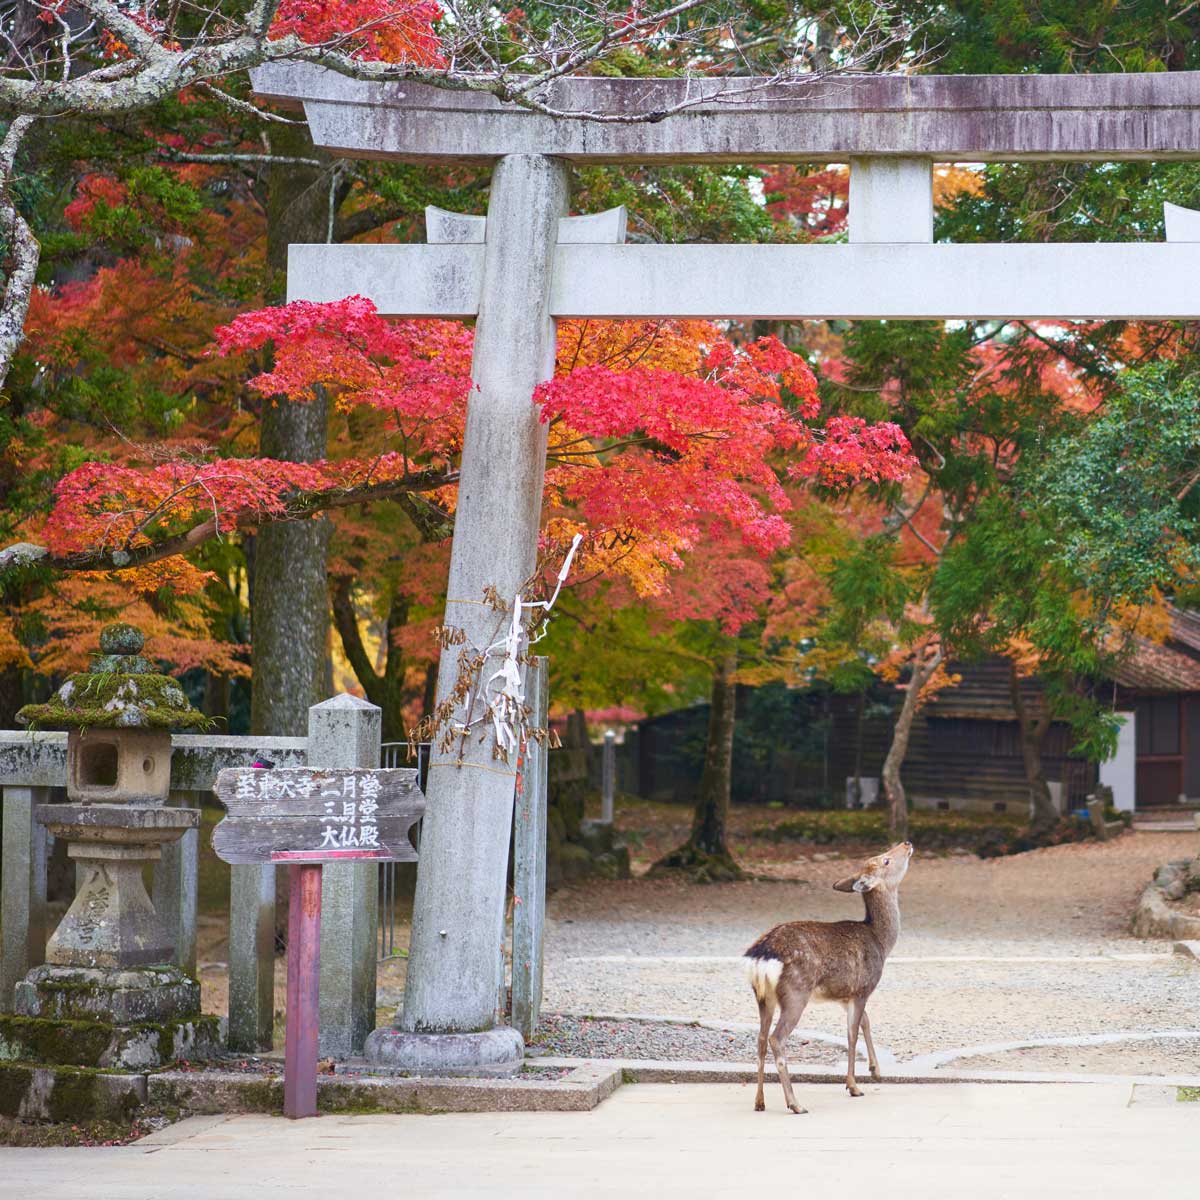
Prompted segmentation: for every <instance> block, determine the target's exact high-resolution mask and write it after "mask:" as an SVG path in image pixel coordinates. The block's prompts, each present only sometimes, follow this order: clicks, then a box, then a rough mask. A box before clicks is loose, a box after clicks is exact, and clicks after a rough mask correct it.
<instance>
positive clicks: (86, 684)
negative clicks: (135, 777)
mask: <svg viewBox="0 0 1200 1200" xmlns="http://www.w3.org/2000/svg"><path fill="white" fill-rule="evenodd" d="M144 640H145V639H144V638H143V637H142V634H141V631H140V630H138V629H136V628H135V627H134V626H132V625H129V624H126V623H124V622H118V623H116V624H114V625H107V626H105V628H104V630H103V632H102V633H101V634H100V648H101V650H102V651H103V652H104V653H103V654H102V655H100V656H99V657H98V658H97V659H96V661H95V662H94V663H93V664H92V667H91V670H89V671H86V672H83V673H81V674H78V675H72V676H71V678H70V679H68V680H67V681H66V683H64V684H63V685H62V687H60V688H59V689H58V691H57V692H56V693H55V694H54V695H53V696H52V697H51V698H50V699H49V700H48V701H46V703H45V704H27V705H26V706H25V707H24V708H22V709H21V711H20V712H19V713H17V720H19V721H21V722H22V723H23V724H25V725H28V726H30V727H31V728H33V729H81V730H82V729H164V730H166V729H207V728H209V727H211V725H212V719H211V718H210V717H206V716H205V715H204V714H203V713H200V712H197V711H196V710H195V709H194V708H193V707H192V706H191V704H189V703H188V698H187V696H186V695H184V692H183V689H182V688H181V687H180V686H179V681H178V680H176V679H172V678H171V677H170V676H169V675H159V674H157V673H155V672H154V669H153V667H152V666H151V664H150V663H149V662H147V660H146V659H144V658H142V657H141V655H140V653H139V651H140V650H141V649H142V646H143V644H144Z"/></svg>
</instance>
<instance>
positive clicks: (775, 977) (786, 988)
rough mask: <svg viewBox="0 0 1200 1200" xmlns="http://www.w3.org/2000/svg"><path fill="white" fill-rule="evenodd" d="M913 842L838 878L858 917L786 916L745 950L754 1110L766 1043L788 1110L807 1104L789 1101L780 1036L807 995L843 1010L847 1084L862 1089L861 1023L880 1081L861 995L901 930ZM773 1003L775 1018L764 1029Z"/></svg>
mask: <svg viewBox="0 0 1200 1200" xmlns="http://www.w3.org/2000/svg"><path fill="white" fill-rule="evenodd" d="M912 856H913V846H912V842H900V843H899V844H898V845H895V846H893V847H892V848H891V849H890V850H885V851H884V852H883V853H882V854H877V855H876V856H875V857H874V858H869V859H867V861H866V862H865V863H864V864H863V866H862V868H861V870H860V871H859V872H858V874H857V875H850V876H848V877H847V878H845V879H839V880H838V881H837V883H835V884H834V885H833V887H834V890H835V891H838V892H858V893H859V895H861V896H862V898H863V903H864V905H865V906H866V914H865V916H864V917H863V919H862V920H861V921H788V922H786V923H785V924H783V925H776V926H775V928H774V929H772V930H771V931H770V932H768V933H765V934H763V936H762V937H760V938H759V939H758V941H756V942H755V943H754V945H753V946H751V947H750V948H749V949H748V950H747V951H746V953H745V956H744V957H745V959H746V965H747V974H748V975H749V979H750V986H751V987H752V988H753V989H754V996H755V999H756V1000H757V1001H758V1019H759V1033H758V1092H757V1094H756V1095H755V1098H754V1111H755V1112H763V1111H764V1110H765V1108H766V1104H765V1102H764V1100H763V1071H764V1070H765V1067H766V1057H767V1047H768V1046H770V1048H771V1052H772V1053H773V1054H774V1056H775V1066H776V1068H777V1069H778V1071H779V1082H780V1083H781V1084H782V1085H783V1098H784V1102H785V1103H786V1105H787V1107H788V1109H789V1110H790V1111H791V1112H793V1113H805V1112H807V1111H808V1110H807V1109H804V1108H801V1107H800V1105H799V1104H797V1103H796V1096H795V1093H794V1092H793V1091H792V1081H791V1079H789V1078H788V1067H787V1054H786V1043H787V1038H788V1035H789V1034H790V1033H791V1032H792V1030H793V1029H795V1028H796V1023H797V1022H798V1021H799V1020H800V1017H801V1015H802V1014H803V1012H804V1009H805V1008H806V1007H807V1005H808V1002H809V1001H810V1000H830V1001H834V1002H836V1003H838V1004H841V1005H842V1006H843V1007H844V1008H845V1010H846V1044H847V1052H848V1054H849V1061H848V1063H847V1066H846V1090H847V1091H848V1092H849V1093H850V1095H851V1096H861V1095H862V1092H861V1091H860V1090H859V1087H858V1083H857V1081H856V1079H855V1078H854V1059H855V1054H856V1052H857V1049H858V1031H859V1028H860V1027H861V1029H862V1033H863V1037H864V1038H865V1040H866V1043H867V1064H868V1066H869V1067H870V1071H871V1078H872V1079H873V1080H874V1081H875V1082H876V1083H879V1082H881V1080H882V1076H881V1075H880V1073H879V1061H878V1059H876V1057H875V1044H874V1043H873V1042H872V1041H871V1022H870V1021H869V1020H868V1019H867V1011H866V1009H867V1001H868V1000H869V999H870V998H871V994H872V993H873V992H874V991H875V988H876V987H877V986H878V985H879V980H880V977H881V976H882V975H883V965H884V963H885V962H886V961H887V956H888V955H889V954H890V953H891V952H892V948H893V947H894V946H895V945H896V939H897V938H898V937H899V936H900V883H901V881H902V880H903V879H904V875H905V873H906V872H907V871H908V864H909V863H910V862H911V861H912ZM776 1010H778V1012H779V1020H778V1021H777V1022H776V1023H775V1029H774V1031H773V1032H772V1031H771V1020H772V1018H773V1017H774V1015H775V1012H776Z"/></svg>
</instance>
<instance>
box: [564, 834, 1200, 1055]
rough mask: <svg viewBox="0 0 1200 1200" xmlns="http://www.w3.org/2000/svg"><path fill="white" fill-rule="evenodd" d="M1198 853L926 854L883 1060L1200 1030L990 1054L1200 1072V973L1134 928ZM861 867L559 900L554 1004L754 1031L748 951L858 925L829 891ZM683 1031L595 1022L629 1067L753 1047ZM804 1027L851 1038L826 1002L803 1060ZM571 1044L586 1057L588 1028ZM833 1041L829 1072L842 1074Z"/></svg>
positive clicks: (889, 1005)
mask: <svg viewBox="0 0 1200 1200" xmlns="http://www.w3.org/2000/svg"><path fill="white" fill-rule="evenodd" d="M1196 850H1197V839H1196V837H1195V835H1189V834H1159V833H1134V834H1127V835H1125V836H1123V837H1121V838H1119V839H1117V840H1115V841H1114V842H1111V843H1108V844H1104V845H1101V844H1095V843H1083V844H1080V845H1073V846H1059V847H1053V848H1051V849H1047V850H1042V851H1037V852H1035V853H1032V854H1024V855H1018V856H1015V857H1012V858H1002V859H992V860H987V861H983V860H979V859H976V858H973V857H972V858H940V859H918V860H917V861H916V862H914V864H913V866H912V868H911V870H910V872H909V876H908V879H907V880H906V881H905V884H904V888H903V891H902V895H901V905H902V909H903V914H904V932H903V933H902V935H901V938H900V943H899V945H898V946H897V947H896V950H895V953H894V956H893V958H892V960H891V961H890V962H889V964H888V968H887V971H886V972H885V975H884V979H883V982H882V984H881V985H880V988H879V990H878V992H877V993H876V994H875V997H874V998H873V1000H872V1002H871V1010H870V1011H871V1015H872V1019H873V1025H874V1030H875V1037H876V1042H877V1044H878V1045H879V1047H880V1050H881V1051H882V1050H883V1048H884V1046H886V1047H887V1048H888V1051H889V1052H890V1053H891V1054H894V1055H895V1057H896V1058H897V1059H898V1060H900V1061H905V1060H908V1059H911V1058H913V1057H915V1056H917V1055H921V1054H928V1053H931V1052H938V1051H946V1050H949V1049H956V1048H961V1049H969V1048H972V1047H979V1048H980V1049H981V1050H982V1049H983V1048H984V1047H988V1048H990V1047H991V1046H992V1045H994V1044H995V1043H1003V1042H1015V1041H1020V1040H1028V1039H1032V1038H1054V1037H1059V1038H1064V1037H1077V1036H1080V1035H1088V1034H1112V1033H1117V1032H1132V1033H1143V1034H1144V1033H1151V1032H1170V1033H1180V1032H1187V1031H1196V1041H1191V1042H1189V1041H1181V1040H1178V1039H1162V1040H1159V1041H1141V1042H1136V1043H1133V1042H1130V1043H1121V1044H1118V1045H1116V1046H1115V1047H1114V1046H1108V1047H1105V1048H1102V1049H1101V1048H1097V1047H1077V1048H1074V1049H1071V1050H1070V1051H1069V1052H1068V1051H1063V1053H1062V1054H1058V1053H1057V1052H1056V1051H1053V1050H1051V1049H1049V1048H1044V1047H1043V1048H1040V1049H1038V1050H1036V1051H1034V1050H1025V1051H1020V1052H1012V1051H1010V1052H1006V1053H1001V1054H998V1055H997V1054H987V1055H986V1056H985V1057H986V1059H987V1065H989V1066H990V1067H995V1068H997V1069H1002V1068H1004V1066H1005V1064H1006V1063H1007V1062H1008V1061H1009V1060H1011V1061H1012V1062H1013V1066H1012V1069H1029V1070H1032V1069H1041V1068H1038V1067H1035V1066H1031V1065H1030V1064H1031V1063H1035V1062H1045V1063H1047V1064H1049V1063H1050V1062H1051V1061H1052V1060H1056V1058H1061V1059H1062V1061H1063V1063H1064V1064H1065V1063H1066V1062H1067V1061H1070V1062H1072V1063H1085V1062H1091V1063H1096V1064H1100V1063H1103V1064H1107V1065H1104V1066H1100V1065H1097V1066H1092V1067H1087V1066H1077V1067H1073V1068H1071V1069H1079V1070H1112V1069H1114V1068H1113V1067H1112V1065H1111V1064H1112V1063H1113V1062H1121V1061H1127V1062H1128V1068H1127V1069H1128V1070H1129V1071H1136V1072H1149V1073H1176V1072H1200V1054H1198V1053H1197V1047H1198V1045H1200V1021H1198V1017H1197V1014H1198V1013H1200V966H1197V964H1196V963H1195V962H1194V961H1193V960H1191V959H1188V958H1185V957H1183V956H1181V955H1174V954H1172V953H1171V950H1172V947H1171V944H1170V943H1169V942H1157V941H1145V940H1139V939H1135V938H1132V937H1130V936H1129V934H1128V932H1127V930H1128V920H1129V915H1130V913H1131V912H1132V909H1133V905H1134V902H1135V900H1136V898H1137V896H1138V894H1139V893H1140V891H1141V889H1142V888H1143V887H1144V886H1145V884H1146V882H1147V881H1148V880H1149V878H1150V876H1151V875H1152V873H1153V871H1154V869H1155V868H1156V867H1157V866H1158V865H1159V864H1160V863H1162V862H1165V861H1167V860H1169V859H1172V858H1180V857H1184V856H1185V855H1188V854H1194V853H1195V852H1196ZM852 865H853V864H852V863H848V862H847V861H845V860H836V859H835V860H832V861H823V862H811V861H808V862H797V861H795V860H794V859H793V860H791V861H788V860H786V859H784V858H782V856H781V857H780V858H779V859H777V860H775V861H770V862H764V863H756V868H758V869H760V870H763V871H764V872H766V873H769V874H771V875H772V876H773V877H774V880H775V881H773V882H751V883H740V884H725V885H717V886H710V887H704V888H696V887H691V886H688V885H685V884H681V883H676V882H673V881H649V880H644V879H638V880H633V881H630V882H626V883H604V884H594V885H590V886H587V887H581V888H576V889H570V890H567V891H563V892H559V893H558V894H557V895H556V896H554V897H553V898H552V901H551V904H550V917H549V921H548V931H547V946H546V983H545V1002H544V1005H545V1008H546V1010H548V1011H551V1012H560V1013H576V1014H584V1015H588V1014H664V1015H669V1016H673V1017H679V1018H685V1019H691V1020H698V1019H705V1020H711V1021H718V1022H729V1023H737V1024H740V1025H742V1026H743V1027H744V1030H746V1031H748V1030H750V1029H752V1028H753V1022H754V1020H755V1007H754V1003H753V999H752V997H751V995H750V992H749V989H748V988H747V986H746V983H745V978H744V973H743V970H742V966H741V963H740V962H739V961H737V959H738V956H740V954H741V952H742V950H744V948H745V947H746V946H747V945H749V943H750V942H751V941H752V940H753V939H754V938H755V937H756V936H757V935H758V934H760V933H762V932H763V931H764V930H766V929H768V928H769V927H770V926H772V925H774V924H776V923H778V922H779V921H783V920H794V919H805V918H816V919H837V918H840V917H847V916H856V915H858V913H859V912H860V911H861V902H860V901H859V900H858V898H857V897H853V896H846V895H843V894H841V893H837V892H834V891H833V890H832V888H831V885H832V883H833V882H834V880H836V879H838V878H840V877H842V876H844V875H845V874H847V873H848V871H849V869H850V867H851V866H852ZM668 1028H669V1029H670V1030H671V1032H669V1033H665V1034H664V1033H662V1032H661V1030H655V1029H654V1027H652V1026H647V1025H645V1024H644V1023H630V1024H629V1025H628V1026H627V1027H625V1028H624V1029H613V1028H611V1027H610V1026H607V1025H606V1026H603V1027H600V1028H596V1027H595V1026H594V1027H593V1029H592V1030H591V1032H590V1034H589V1036H590V1037H591V1038H592V1039H593V1042H594V1044H597V1045H605V1046H609V1045H611V1046H613V1047H614V1051H615V1049H619V1051H620V1054H621V1056H623V1057H696V1055H694V1054H693V1053H692V1047H693V1043H694V1045H695V1047H702V1046H708V1047H709V1048H710V1049H711V1050H712V1051H713V1054H712V1056H713V1057H721V1058H724V1057H726V1056H727V1055H726V1054H725V1053H717V1051H719V1050H721V1049H722V1048H726V1049H728V1051H729V1053H730V1054H732V1055H733V1056H735V1057H737V1058H738V1059H740V1060H741V1061H747V1055H746V1054H745V1051H744V1046H745V1045H747V1044H750V1045H751V1046H752V1042H751V1043H746V1042H743V1041H740V1040H739V1041H731V1040H729V1038H728V1036H725V1039H724V1040H722V1035H713V1034H712V1033H711V1032H710V1031H705V1030H701V1031H688V1032H686V1033H683V1032H677V1031H678V1030H679V1028H680V1027H678V1026H676V1027H668ZM805 1031H808V1034H810V1035H811V1034H812V1033H819V1034H824V1035H826V1037H828V1038H836V1037H839V1036H840V1037H842V1038H844V1032H845V1019H844V1015H843V1013H842V1011H841V1009H840V1008H839V1007H837V1006H834V1005H814V1006H812V1007H811V1008H810V1009H809V1010H808V1011H807V1012H806V1013H805V1015H804V1018H803V1020H802V1021H801V1028H800V1030H798V1031H797V1033H796V1034H795V1035H794V1039H795V1041H796V1042H797V1049H798V1050H799V1042H800V1041H801V1040H802V1039H803V1038H804V1037H805V1036H806V1032H805ZM569 1033H570V1036H571V1037H574V1038H575V1040H576V1042H577V1043H578V1044H583V1041H582V1038H581V1035H580V1033H579V1030H578V1028H575V1029H573V1030H571V1031H569ZM564 1036H566V1035H564ZM664 1038H666V1039H667V1041H668V1042H670V1041H671V1040H672V1039H674V1040H676V1041H678V1042H679V1044H680V1047H681V1052H680V1054H679V1055H672V1054H670V1053H660V1052H659V1043H661V1042H662V1041H663V1039H664ZM842 1044H843V1045H844V1041H843V1043H842ZM821 1045H822V1044H820V1043H818V1044H817V1048H816V1049H814V1051H813V1052H814V1053H820V1055H821V1057H819V1058H818V1059H817V1060H816V1061H829V1060H830V1059H829V1055H828V1052H827V1044H826V1049H821ZM643 1046H644V1047H645V1051H644V1052H643V1050H642V1047H643ZM668 1049H669V1046H668ZM684 1051H686V1052H684ZM593 1053H599V1051H593ZM752 1056H753V1051H752V1050H751V1053H750V1055H749V1057H752ZM1014 1056H1015V1057H1014ZM835 1057H836V1056H835ZM1018 1060H1019V1063H1020V1065H1019V1066H1018V1065H1016V1064H1017V1062H1018ZM963 1063H966V1064H968V1065H971V1066H975V1067H982V1066H983V1065H984V1061H983V1059H981V1058H980V1057H978V1056H976V1057H974V1058H964V1059H962V1060H959V1061H957V1062H956V1064H955V1065H956V1066H957V1065H962V1064H963ZM1047 1069H1056V1068H1052V1067H1050V1066H1047ZM1063 1069H1067V1068H1066V1066H1065V1065H1064V1067H1063Z"/></svg>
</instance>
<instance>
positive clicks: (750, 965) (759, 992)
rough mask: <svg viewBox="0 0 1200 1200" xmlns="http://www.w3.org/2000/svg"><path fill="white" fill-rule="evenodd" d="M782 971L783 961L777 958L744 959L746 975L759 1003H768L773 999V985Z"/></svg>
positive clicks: (776, 982) (772, 1001)
mask: <svg viewBox="0 0 1200 1200" xmlns="http://www.w3.org/2000/svg"><path fill="white" fill-rule="evenodd" d="M782 972H783V963H781V962H780V961H779V959H777V958H749V957H747V959H746V977H747V978H748V979H749V980H750V986H751V987H752V988H753V989H754V994H755V995H756V996H757V997H758V1002H759V1003H760V1004H770V1003H774V1001H775V986H776V984H778V983H779V976H780V975H781V974H782Z"/></svg>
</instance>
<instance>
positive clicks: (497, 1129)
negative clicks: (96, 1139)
mask: <svg viewBox="0 0 1200 1200" xmlns="http://www.w3.org/2000/svg"><path fill="white" fill-rule="evenodd" d="M864 1090H865V1091H866V1092H867V1095H866V1097H865V1098H863V1099H861V1100H851V1099H850V1098H849V1097H848V1096H846V1094H845V1093H844V1092H843V1091H842V1089H841V1088H839V1087H836V1086H828V1085H826V1086H821V1085H811V1084H804V1085H800V1086H799V1087H798V1088H797V1093H798V1097H799V1099H800V1102H801V1104H803V1105H805V1106H807V1107H808V1108H809V1110H810V1112H809V1113H808V1115H805V1116H791V1115H789V1114H787V1113H786V1112H785V1110H784V1109H783V1106H782V1102H781V1097H780V1095H779V1091H778V1089H777V1088H772V1090H771V1092H770V1093H769V1095H768V1110H767V1112H765V1113H755V1112H753V1111H752V1106H753V1088H752V1087H751V1086H750V1085H727V1084H701V1085H670V1084H661V1085H659V1084H633V1085H627V1086H625V1087H623V1088H621V1089H619V1090H618V1091H617V1092H616V1094H615V1095H613V1096H612V1097H610V1098H609V1099H608V1100H606V1101H605V1102H604V1103H603V1104H602V1105H601V1106H600V1107H599V1108H598V1109H596V1110H595V1111H593V1112H590V1113H475V1114H454V1115H442V1116H432V1117H430V1116H366V1115H364V1116H345V1117H340V1116H339V1117H334V1116H330V1117H320V1118H317V1119H314V1120H309V1121H296V1122H289V1121H286V1120H284V1119H282V1118H278V1117H265V1116H240V1117H194V1118H191V1119H189V1120H187V1121H184V1122H182V1123H181V1124H179V1125H177V1126H174V1127H172V1128H170V1129H167V1130H164V1131H162V1132H161V1133H159V1134H155V1135H153V1136H152V1137H150V1138H147V1139H145V1140H143V1141H142V1142H139V1143H136V1144H134V1145H131V1146H124V1147H114V1148H109V1149H95V1150H82V1149H64V1150H44V1149H38V1150H7V1151H5V1152H4V1154H3V1166H4V1170H3V1173H2V1174H0V1196H2V1197H5V1198H6V1200H7V1198H8V1197H13V1198H16V1197H25V1196H29V1195H36V1196H38V1197H39V1200H67V1198H70V1200H76V1198H77V1197H78V1196H80V1195H96V1196H103V1197H105V1200H148V1198H154V1200H159V1198H169V1200H192V1198H196V1200H199V1198H200V1197H204V1198H205V1200H210V1198H219V1200H242V1198H250V1197H253V1198H254V1200H270V1198H271V1197H275V1196H280V1197H282V1196H289V1197H293V1196H315V1195H321V1196H330V1195H332V1196H346V1195H354V1194H356V1193H357V1194H360V1195H361V1194H364V1193H365V1191H366V1189H368V1188H370V1189H373V1190H375V1191H376V1192H378V1190H379V1189H380V1188H381V1187H384V1186H386V1187H387V1188H388V1189H389V1192H392V1191H395V1192H398V1193H399V1192H402V1193H403V1194H406V1195H411V1196H420V1197H425V1196H430V1197H438V1198H442V1197H446V1198H458V1197H463V1198H467V1197H477V1196H478V1197H483V1196H487V1197H489V1198H491V1200H495V1198H497V1197H507V1196H513V1197H518V1196H519V1197H522V1198H525V1197H533V1198H538V1197H555V1198H561V1197H568V1196H569V1197H572V1198H574V1197H607V1196H621V1197H629V1196H639V1195H653V1196H655V1197H656V1200H659V1198H662V1197H674V1196H686V1197H689V1200H690V1198H693V1197H696V1196H703V1197H717V1198H721V1197H727V1196H728V1197H734V1196H736V1197H744V1196H746V1195H752V1194H756V1193H761V1192H762V1191H763V1189H764V1188H771V1187H779V1188H781V1189H784V1188H786V1189H787V1190H786V1192H783V1193H782V1194H791V1193H793V1192H795V1191H796V1190H797V1189H800V1190H802V1193H803V1194H804V1195H815V1196H829V1195H842V1194H847V1193H857V1194H863V1193H864V1189H866V1194H874V1192H875V1190H876V1189H879V1190H880V1194H882V1195H886V1196H887V1197H888V1200H903V1198H906V1197H914V1198H915V1197H920V1198H921V1200H939V1198H941V1197H946V1198H947V1200H949V1198H950V1197H955V1198H957V1197H959V1196H962V1195H970V1196H971V1197H972V1200H1001V1198H1008V1197H1013V1198H1017V1197H1019V1198H1021V1200H1027V1198H1029V1197H1040V1196H1051V1195H1053V1196H1054V1197H1055V1200H1070V1198H1072V1197H1080V1198H1082V1197H1087V1198H1088V1200H1095V1198H1097V1197H1102V1198H1108V1197H1126V1196H1128V1197H1133V1196H1138V1195H1144V1194H1146V1189H1147V1188H1150V1189H1152V1191H1153V1194H1154V1195H1155V1197H1156V1198H1157V1200H1167V1198H1173V1197H1193V1196H1195V1194H1196V1179H1197V1177H1198V1176H1200V1138H1198V1137H1197V1132H1198V1131H1200V1103H1181V1102H1179V1100H1178V1098H1177V1092H1176V1089H1175V1088H1173V1087H1162V1086H1153V1085H1130V1084H1112V1083H1110V1084H1075V1085H1071V1084H1041V1085H1027V1084H1012V1085H994V1084H993V1085H986V1084H983V1085H979V1084H948V1083H947V1084H926V1085H914V1084H895V1085H887V1084H883V1085H873V1084H868V1085H866V1087H865V1089H864Z"/></svg>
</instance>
